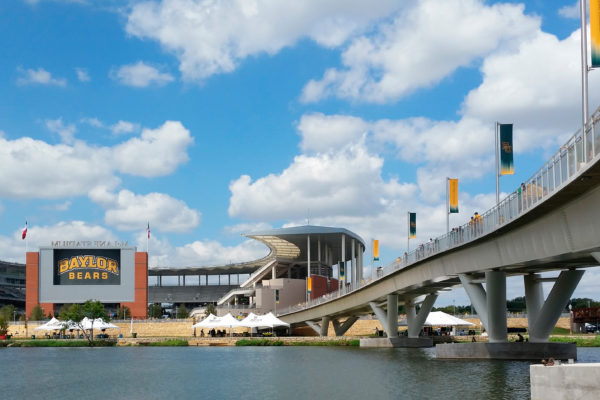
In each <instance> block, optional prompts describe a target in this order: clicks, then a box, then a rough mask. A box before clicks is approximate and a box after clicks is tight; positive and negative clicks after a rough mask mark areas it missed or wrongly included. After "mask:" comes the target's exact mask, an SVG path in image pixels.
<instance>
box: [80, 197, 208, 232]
mask: <svg viewBox="0 0 600 400" xmlns="http://www.w3.org/2000/svg"><path fill="white" fill-rule="evenodd" d="M90 199H91V200H92V201H94V202H96V203H98V204H100V205H101V206H102V207H104V208H105V209H106V214H105V217H104V219H105V222H106V223H107V224H108V225H111V226H114V227H116V228H117V229H118V230H121V231H134V230H139V229H143V228H145V227H146V226H147V223H148V222H150V227H151V229H152V231H155V230H156V231H161V232H186V231H189V230H190V229H192V228H195V227H196V226H198V224H199V223H200V213H199V212H198V211H196V210H192V209H190V208H189V207H188V206H187V205H186V204H185V203H184V202H183V201H181V200H177V199H174V198H173V197H171V196H169V195H167V194H164V193H149V194H147V195H136V194H134V193H133V192H131V191H129V190H121V191H120V192H119V193H116V194H114V193H111V192H109V191H108V190H107V189H106V188H104V187H96V188H94V189H93V190H92V191H90Z"/></svg>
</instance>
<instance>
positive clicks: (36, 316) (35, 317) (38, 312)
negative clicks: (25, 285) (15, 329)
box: [29, 304, 45, 321]
mask: <svg viewBox="0 0 600 400" xmlns="http://www.w3.org/2000/svg"><path fill="white" fill-rule="evenodd" d="M44 317H45V315H44V310H43V309H42V307H40V305H39V304H36V305H35V307H33V310H31V315H30V316H29V318H30V319H31V320H32V321H41V320H43V319H44Z"/></svg>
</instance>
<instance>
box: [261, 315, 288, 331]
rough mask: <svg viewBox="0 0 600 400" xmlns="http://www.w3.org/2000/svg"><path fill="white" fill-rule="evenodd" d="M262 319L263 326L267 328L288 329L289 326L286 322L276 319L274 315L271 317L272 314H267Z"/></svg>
mask: <svg viewBox="0 0 600 400" xmlns="http://www.w3.org/2000/svg"><path fill="white" fill-rule="evenodd" d="M262 319H263V323H264V324H265V325H263V326H268V327H269V328H275V327H276V326H285V327H288V328H289V327H290V324H288V323H287V322H283V321H282V320H280V319H279V318H277V317H276V316H275V315H273V313H268V314H266V315H263V316H262Z"/></svg>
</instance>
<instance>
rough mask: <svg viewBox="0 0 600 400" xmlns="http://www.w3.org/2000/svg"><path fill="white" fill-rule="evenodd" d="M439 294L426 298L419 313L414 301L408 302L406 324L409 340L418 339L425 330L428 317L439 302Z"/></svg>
mask: <svg viewBox="0 0 600 400" xmlns="http://www.w3.org/2000/svg"><path fill="white" fill-rule="evenodd" d="M437 298H438V295H437V293H432V294H429V295H427V297H425V300H424V301H423V303H422V304H421V309H420V310H419V312H418V313H417V311H416V310H417V309H416V305H415V303H414V299H411V300H409V301H407V302H406V303H405V304H404V308H405V309H406V324H407V325H408V337H409V338H418V337H419V334H420V333H421V329H422V328H423V324H424V323H425V320H426V319H427V316H428V315H429V313H430V312H431V309H432V308H433V304H434V303H435V301H436V300H437Z"/></svg>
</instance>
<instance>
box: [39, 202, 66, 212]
mask: <svg viewBox="0 0 600 400" xmlns="http://www.w3.org/2000/svg"><path fill="white" fill-rule="evenodd" d="M71 204H72V202H71V200H66V201H64V202H62V203H58V204H52V205H48V206H44V207H43V208H44V209H46V210H53V211H67V210H68V209H69V208H70V207H71Z"/></svg>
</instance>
